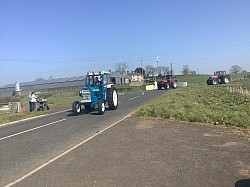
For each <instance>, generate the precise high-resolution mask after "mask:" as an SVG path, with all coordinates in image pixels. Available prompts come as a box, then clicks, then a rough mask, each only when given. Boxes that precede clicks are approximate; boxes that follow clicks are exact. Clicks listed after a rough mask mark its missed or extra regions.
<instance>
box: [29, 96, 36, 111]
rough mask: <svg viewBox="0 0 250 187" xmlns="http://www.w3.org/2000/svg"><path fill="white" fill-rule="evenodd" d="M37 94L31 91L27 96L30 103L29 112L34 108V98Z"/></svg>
mask: <svg viewBox="0 0 250 187" xmlns="http://www.w3.org/2000/svg"><path fill="white" fill-rule="evenodd" d="M37 98H38V97H37V96H36V95H35V92H31V93H30V94H29V96H28V99H29V104H30V112H33V111H34V110H35V108H36V100H37Z"/></svg>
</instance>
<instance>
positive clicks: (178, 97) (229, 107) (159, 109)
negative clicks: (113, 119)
mask: <svg viewBox="0 0 250 187" xmlns="http://www.w3.org/2000/svg"><path fill="white" fill-rule="evenodd" d="M134 115H135V116H142V117H157V118H163V119H174V120H180V121H189V122H203V123H210V124H215V125H229V126H238V127H250V98H248V97H242V96H241V95H239V94H235V93H230V92H229V91H227V89H226V87H225V86H221V85H218V86H205V85H193V86H189V87H187V88H184V89H176V90H175V91H174V92H171V93H170V94H168V93H166V94H165V95H164V96H161V97H160V98H157V99H156V100H154V101H153V102H151V103H149V104H147V105H146V106H144V107H142V108H141V109H139V110H138V111H136V112H135V114H134Z"/></svg>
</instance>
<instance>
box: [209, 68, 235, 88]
mask: <svg viewBox="0 0 250 187" xmlns="http://www.w3.org/2000/svg"><path fill="white" fill-rule="evenodd" d="M230 81H231V78H230V76H229V75H228V74H227V73H226V71H216V72H214V75H213V76H211V77H209V78H208V80H207V85H216V84H228V83H229V82H230Z"/></svg>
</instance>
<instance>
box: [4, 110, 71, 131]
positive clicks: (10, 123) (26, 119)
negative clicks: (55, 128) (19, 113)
mask: <svg viewBox="0 0 250 187" xmlns="http://www.w3.org/2000/svg"><path fill="white" fill-rule="evenodd" d="M69 110H70V109H66V110H62V111H59V112H54V113H50V114H44V115H39V116H34V117H30V118H25V119H20V120H18V121H13V122H9V123H3V124H0V127H1V126H5V125H12V124H15V123H19V122H23V121H28V120H31V119H36V118H41V117H46V116H50V115H54V114H58V113H62V112H66V111H69Z"/></svg>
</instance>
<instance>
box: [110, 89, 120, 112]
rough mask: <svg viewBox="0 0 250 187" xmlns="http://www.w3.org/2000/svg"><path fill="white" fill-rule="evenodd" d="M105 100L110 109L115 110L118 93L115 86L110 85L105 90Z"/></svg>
mask: <svg viewBox="0 0 250 187" xmlns="http://www.w3.org/2000/svg"><path fill="white" fill-rule="evenodd" d="M107 101H108V105H109V109H110V110H116V109H117V107H118V94H117V90H116V88H115V87H111V88H110V89H108V92H107Z"/></svg>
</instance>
